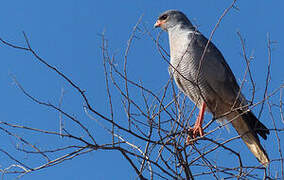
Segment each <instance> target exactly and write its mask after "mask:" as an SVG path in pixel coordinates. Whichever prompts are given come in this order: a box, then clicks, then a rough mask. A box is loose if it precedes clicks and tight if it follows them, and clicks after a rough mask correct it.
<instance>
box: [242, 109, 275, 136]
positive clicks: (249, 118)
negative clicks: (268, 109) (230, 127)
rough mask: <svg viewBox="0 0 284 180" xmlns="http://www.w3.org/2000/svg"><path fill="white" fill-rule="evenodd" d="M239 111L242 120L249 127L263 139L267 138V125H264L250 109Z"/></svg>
mask: <svg viewBox="0 0 284 180" xmlns="http://www.w3.org/2000/svg"><path fill="white" fill-rule="evenodd" d="M239 113H240V114H242V115H241V116H242V118H243V119H244V121H246V122H247V123H248V125H249V127H250V128H251V129H252V130H253V131H254V132H255V133H256V134H258V135H260V136H261V137H262V138H263V139H265V140H266V139H267V135H268V134H270V132H269V129H267V127H265V125H264V124H262V123H261V122H260V121H259V120H258V119H257V118H256V117H255V115H254V114H253V113H252V112H251V111H248V112H246V113H244V114H243V113H242V112H239Z"/></svg>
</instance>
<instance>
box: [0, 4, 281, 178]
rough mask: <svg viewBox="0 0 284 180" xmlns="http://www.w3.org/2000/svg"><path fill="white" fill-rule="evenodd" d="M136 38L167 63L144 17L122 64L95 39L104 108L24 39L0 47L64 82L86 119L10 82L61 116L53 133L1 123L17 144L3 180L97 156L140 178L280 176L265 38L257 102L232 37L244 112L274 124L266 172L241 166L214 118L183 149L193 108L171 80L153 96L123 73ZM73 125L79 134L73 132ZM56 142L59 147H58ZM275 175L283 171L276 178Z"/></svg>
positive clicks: (276, 93) (277, 98) (277, 94)
mask: <svg viewBox="0 0 284 180" xmlns="http://www.w3.org/2000/svg"><path fill="white" fill-rule="evenodd" d="M234 5H235V1H233V3H232V4H231V5H230V7H228V8H226V9H225V11H224V13H223V14H222V15H221V16H220V18H219V21H218V23H217V24H216V26H215V28H214V29H213V30H212V33H211V35H210V38H209V39H212V37H213V35H214V33H215V31H216V29H217V27H218V26H219V24H220V22H221V21H222V19H223V17H224V16H225V15H226V13H227V12H228V11H229V10H231V9H232V8H233V7H234ZM139 33H140V34H146V35H147V38H148V39H150V40H152V43H154V44H156V46H157V51H158V52H159V54H160V55H161V59H164V60H165V61H166V62H167V63H169V54H168V53H167V50H166V48H164V46H163V45H162V43H161V42H160V34H159V35H158V37H157V38H156V37H154V36H153V35H152V34H151V31H149V30H148V28H147V26H146V25H145V24H144V23H143V21H142V17H141V18H140V19H139V20H138V22H137V23H136V25H135V26H134V27H133V30H132V33H131V35H130V37H129V39H128V41H127V42H128V43H127V47H126V49H125V51H124V61H123V62H119V61H117V57H116V55H115V53H111V51H110V45H109V44H110V43H109V41H108V40H107V39H106V35H105V34H104V33H103V34H101V47H100V48H101V53H102V57H103V58H102V60H103V69H104V80H105V86H106V92H107V97H106V100H105V102H94V101H92V98H90V97H91V95H90V92H89V91H88V89H84V88H83V87H80V85H78V84H79V83H78V82H76V81H75V80H73V79H72V78H71V77H70V76H69V75H67V74H66V73H64V70H63V69H62V68H61V69H60V68H57V67H55V66H54V65H52V64H51V63H49V62H48V60H46V58H43V57H42V56H41V55H40V53H37V51H36V49H35V48H34V47H33V46H32V42H30V41H29V38H28V36H27V35H26V34H25V33H23V37H24V40H25V45H24V46H19V45H17V44H15V43H11V42H8V41H6V40H4V39H2V38H1V39H0V40H1V42H2V44H3V45H5V46H8V47H11V48H14V49H15V50H16V49H17V50H20V51H22V52H27V53H29V54H31V55H32V57H33V58H34V59H35V60H36V62H39V63H40V64H42V65H43V66H44V67H45V68H46V69H47V70H49V71H51V72H52V73H54V74H55V75H56V78H60V79H62V80H63V81H64V83H65V84H67V85H68V86H69V87H71V89H73V90H74V92H75V94H76V95H77V96H79V97H80V99H81V101H82V104H83V105H82V104H79V106H82V107H83V111H84V113H85V114H84V115H85V116H80V117H78V116H77V115H74V114H76V113H78V114H80V113H79V112H73V111H71V112H70V111H68V108H67V107H65V106H64V105H63V102H64V99H65V93H64V90H63V91H62V92H61V96H60V99H59V100H58V103H52V102H49V100H42V99H43V98H41V97H35V96H34V95H33V94H32V93H30V92H29V91H28V90H27V89H26V88H25V87H24V85H23V84H24V83H23V84H22V83H20V82H19V81H18V80H17V77H15V76H13V75H12V79H13V81H14V83H15V84H16V85H17V87H18V88H19V89H20V91H21V92H22V94H23V95H25V96H26V97H28V98H29V99H30V100H32V101H33V102H34V103H36V104H38V105H39V106H43V107H46V110H47V111H49V110H52V111H53V112H56V113H58V114H59V117H58V118H57V121H58V123H54V128H53V129H51V130H50V129H45V128H44V127H43V128H37V126H35V125H33V124H28V123H27V125H26V124H23V123H21V122H20V121H18V122H7V121H0V124H1V126H0V129H1V131H2V132H1V133H3V134H4V135H5V137H7V138H12V141H13V142H14V143H15V145H14V147H15V151H14V152H10V151H8V150H6V149H5V148H0V151H1V153H2V155H4V157H5V161H7V163H5V164H4V165H3V164H2V165H1V168H2V169H1V172H2V177H3V179H4V178H5V177H6V176H9V175H16V176H17V177H22V176H23V175H25V174H28V173H31V172H34V171H38V170H40V169H44V168H48V167H52V166H56V165H57V164H61V163H63V162H65V161H66V160H69V159H73V158H74V157H77V156H80V155H83V154H86V153H90V152H96V151H99V150H103V151H117V152H119V153H120V154H121V156H123V157H124V158H125V159H126V160H127V161H128V163H129V166H131V167H132V168H133V171H134V172H135V173H136V174H137V177H139V179H195V178H208V177H211V178H215V179H219V178H221V177H223V178H226V179H229V178H239V179H247V178H249V179H250V178H251V179H253V178H254V179H260V178H262V177H260V175H263V178H271V179H273V178H275V179H276V178H279V177H281V176H282V177H283V171H284V170H283V157H282V150H283V147H282V146H281V143H280V139H281V138H280V135H283V128H281V127H280V126H278V125H277V124H279V119H278V118H276V117H275V114H280V118H281V121H282V122H284V119H283V111H282V109H283V107H282V103H283V98H282V89H283V84H281V85H279V87H277V88H275V89H273V90H270V91H269V89H268V88H269V85H270V79H271V78H272V77H271V71H272V70H271V66H270V64H271V61H272V56H271V54H272V47H273V43H274V42H273V41H271V40H270V37H269V36H268V38H267V51H268V57H267V59H268V65H267V72H266V82H265V88H264V90H263V98H262V99H261V100H258V101H256V100H255V91H256V90H255V81H254V77H253V74H252V72H251V66H250V64H251V61H252V59H253V57H251V56H248V55H247V53H246V44H245V41H244V38H243V37H242V35H241V34H240V33H238V36H239V39H240V45H241V49H242V57H243V59H244V63H245V64H246V70H245V74H244V76H243V79H242V81H241V83H240V84H241V87H251V88H252V94H251V99H250V100H251V104H250V108H251V109H253V108H254V107H255V106H260V111H259V117H260V116H261V115H262V112H263V110H264V108H265V107H264V106H265V105H267V107H268V110H269V114H270V119H271V121H272V122H273V124H274V127H272V128H270V130H271V136H273V138H272V139H274V140H276V143H273V145H272V146H274V145H275V144H276V145H277V148H276V149H277V151H279V156H278V157H277V158H271V165H270V166H269V167H268V168H267V169H266V168H264V167H263V166H262V165H260V164H256V163H255V162H252V163H250V162H245V163H244V160H243V159H244V157H242V156H241V155H240V152H238V151H236V150H235V147H233V146H232V142H236V141H240V137H239V136H234V137H230V138H223V137H222V136H220V131H224V130H222V129H223V127H224V126H226V125H227V124H229V123H225V124H223V125H218V124H217V123H212V122H214V121H215V119H211V120H210V121H209V122H208V123H207V124H206V125H205V126H204V129H205V132H206V133H205V136H204V137H198V138H196V139H192V140H191V142H192V144H191V145H187V144H186V143H185V139H186V138H187V136H188V135H187V129H188V127H190V126H191V125H192V124H193V122H194V120H195V111H196V107H195V106H194V105H193V104H192V103H191V102H190V101H189V100H188V98H187V97H185V96H183V95H182V94H181V93H180V92H179V91H178V90H177V89H176V86H175V84H174V82H173V80H172V79H171V78H169V80H168V82H167V83H166V84H165V85H164V87H163V88H162V89H159V90H158V91H155V90H152V89H149V88H148V87H147V86H145V85H144V83H143V81H140V80H136V79H133V78H132V77H131V76H130V75H129V73H130V71H133V69H129V68H128V63H129V52H130V50H131V49H132V48H134V46H135V45H134V44H133V43H134V40H135V38H137V34H139ZM134 71H135V70H134ZM131 73H132V72H131ZM47 76H48V75H47ZM100 78H102V77H100ZM87 93H88V94H87ZM117 97H119V98H117ZM98 103H99V104H107V111H106V112H108V113H105V112H104V113H102V112H100V111H99V110H98V109H99V108H98ZM121 110H124V112H125V113H124V115H123V116H122V114H121V113H120V111H121ZM78 111H81V109H80V110H78ZM86 117H87V118H86ZM93 122H95V123H96V124H97V125H99V128H98V129H103V130H104V131H105V132H106V133H107V134H108V137H106V138H105V140H104V141H101V140H98V139H97V134H96V131H94V129H93V128H92V127H90V126H89V124H92V123H93ZM58 124H60V128H59V130H57V129H56V128H57V127H58ZM72 126H73V127H76V128H77V129H76V131H74V129H73V128H72ZM35 136H36V138H51V139H56V140H55V143H54V144H43V143H38V142H36V141H35V139H34V138H35ZM58 139H60V140H63V141H61V142H58ZM274 147H275V146H274ZM110 153H111V152H110ZM19 154H24V155H26V156H27V157H28V158H25V157H20V156H19ZM222 154H231V155H232V156H231V157H230V159H226V161H224V160H223V159H222V157H221V158H220V156H222ZM251 156H252V155H251ZM33 158H37V159H38V162H37V163H35V162H33V161H31V160H30V159H33ZM228 162H230V163H228ZM280 166H281V167H280ZM279 167H280V168H279ZM275 169H276V170H275ZM279 169H280V170H281V171H280V172H277V171H278V170H279ZM277 173H279V174H277Z"/></svg>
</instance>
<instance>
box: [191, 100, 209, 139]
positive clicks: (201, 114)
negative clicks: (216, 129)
mask: <svg viewBox="0 0 284 180" xmlns="http://www.w3.org/2000/svg"><path fill="white" fill-rule="evenodd" d="M205 109H206V104H205V103H204V102H203V103H202V106H201V109H200V111H199V114H198V117H197V120H196V121H195V124H194V127H193V129H191V130H190V131H192V135H193V138H195V137H197V136H198V135H199V136H203V135H204V133H203V129H202V123H203V118H204V112H205Z"/></svg>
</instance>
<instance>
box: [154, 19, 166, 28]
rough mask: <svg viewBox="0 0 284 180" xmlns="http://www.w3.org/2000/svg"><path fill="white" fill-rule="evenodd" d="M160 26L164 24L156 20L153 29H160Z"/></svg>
mask: <svg viewBox="0 0 284 180" xmlns="http://www.w3.org/2000/svg"><path fill="white" fill-rule="evenodd" d="M162 24H164V22H163V21H160V20H157V21H156V23H155V24H154V27H155V28H157V27H161V25H162Z"/></svg>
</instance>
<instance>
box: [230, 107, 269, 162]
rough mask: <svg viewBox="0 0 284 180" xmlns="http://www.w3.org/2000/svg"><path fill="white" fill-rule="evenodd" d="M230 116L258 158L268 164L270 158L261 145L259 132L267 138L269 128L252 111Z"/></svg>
mask: <svg viewBox="0 0 284 180" xmlns="http://www.w3.org/2000/svg"><path fill="white" fill-rule="evenodd" d="M228 118H229V120H230V121H231V123H232V125H233V127H234V128H235V129H236V131H237V132H238V134H239V135H240V136H241V138H242V140H243V141H244V142H245V144H246V145H247V147H248V148H249V150H250V151H251V152H252V153H253V154H254V156H255V157H256V158H257V160H258V161H259V162H260V163H261V164H263V165H264V166H267V165H268V163H269V158H268V155H267V153H266V152H265V150H264V148H263V147H262V146H261V144H260V141H259V138H258V136H257V134H259V135H260V136H261V137H262V138H263V139H266V138H267V136H266V135H267V134H269V130H268V129H267V128H266V127H265V126H264V125H263V124H262V123H261V122H260V121H259V120H258V119H257V118H256V117H255V115H254V114H253V113H252V112H251V111H248V112H246V113H242V112H238V113H237V112H235V113H231V114H230V115H229V116H228Z"/></svg>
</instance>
